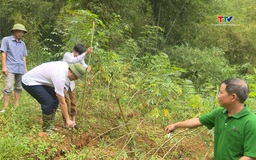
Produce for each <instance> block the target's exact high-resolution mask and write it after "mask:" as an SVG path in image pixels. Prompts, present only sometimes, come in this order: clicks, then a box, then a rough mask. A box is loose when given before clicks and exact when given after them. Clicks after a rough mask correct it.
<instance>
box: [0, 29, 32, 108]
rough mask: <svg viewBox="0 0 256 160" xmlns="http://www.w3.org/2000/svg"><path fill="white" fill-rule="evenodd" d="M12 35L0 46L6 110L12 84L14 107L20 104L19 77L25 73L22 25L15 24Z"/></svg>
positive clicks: (24, 31) (25, 51)
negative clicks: (4, 77)
mask: <svg viewBox="0 0 256 160" xmlns="http://www.w3.org/2000/svg"><path fill="white" fill-rule="evenodd" d="M11 32H12V35H11V36H7V37H4V38H3V39H2V44H1V49H0V50H1V52H2V72H3V74H4V75H5V76H6V84H5V88H4V91H3V94H4V109H3V110H1V111H0V112H1V113H3V112H5V110H6V109H7V107H8V105H9V101H10V97H11V94H12V91H13V86H12V85H13V83H14V105H15V106H18V105H19V102H20V94H21V91H22V85H21V77H22V75H23V74H25V73H26V72H27V66H26V56H27V48H26V44H25V43H24V42H23V41H22V40H21V38H22V37H23V35H24V34H25V33H26V32H27V30H26V28H25V26H24V25H22V24H15V25H14V26H13V28H12V30H11Z"/></svg>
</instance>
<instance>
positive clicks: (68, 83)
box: [63, 52, 88, 91]
mask: <svg viewBox="0 0 256 160" xmlns="http://www.w3.org/2000/svg"><path fill="white" fill-rule="evenodd" d="M85 58H86V55H85V54H84V53H83V54H81V55H79V56H77V57H75V56H74V54H73V53H71V52H66V53H65V54H64V57H63V61H65V62H67V63H69V64H71V63H80V64H82V65H83V66H84V68H85V69H86V68H87V67H88V65H87V64H86V63H85V62H84V59H85ZM65 88H66V89H68V88H70V90H71V91H73V90H74V89H75V82H74V81H70V80H69V79H68V80H67V81H66V86H65Z"/></svg>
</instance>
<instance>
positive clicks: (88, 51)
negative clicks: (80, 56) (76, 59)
mask: <svg viewBox="0 0 256 160" xmlns="http://www.w3.org/2000/svg"><path fill="white" fill-rule="evenodd" d="M92 52H93V47H89V48H87V50H86V52H85V55H87V54H90V53H92Z"/></svg>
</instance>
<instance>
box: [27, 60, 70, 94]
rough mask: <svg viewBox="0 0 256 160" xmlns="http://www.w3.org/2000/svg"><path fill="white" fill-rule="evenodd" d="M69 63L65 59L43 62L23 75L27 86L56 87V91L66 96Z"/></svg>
mask: <svg viewBox="0 0 256 160" xmlns="http://www.w3.org/2000/svg"><path fill="white" fill-rule="evenodd" d="M68 69H69V65H68V63H66V62H63V61H55V62H48V63H43V64H41V65H39V66H37V67H35V68H33V69H32V70H30V71H29V72H27V73H26V74H24V75H23V77H22V83H24V84H25V85H27V86H35V85H46V86H51V87H54V91H55V92H56V93H57V94H59V95H61V96H63V97H64V87H65V83H66V81H67V80H68Z"/></svg>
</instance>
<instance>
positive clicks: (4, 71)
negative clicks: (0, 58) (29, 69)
mask: <svg viewBox="0 0 256 160" xmlns="http://www.w3.org/2000/svg"><path fill="white" fill-rule="evenodd" d="M2 72H3V74H4V75H5V76H7V74H8V69H7V68H6V67H3V68H2Z"/></svg>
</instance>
